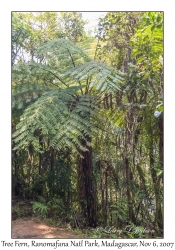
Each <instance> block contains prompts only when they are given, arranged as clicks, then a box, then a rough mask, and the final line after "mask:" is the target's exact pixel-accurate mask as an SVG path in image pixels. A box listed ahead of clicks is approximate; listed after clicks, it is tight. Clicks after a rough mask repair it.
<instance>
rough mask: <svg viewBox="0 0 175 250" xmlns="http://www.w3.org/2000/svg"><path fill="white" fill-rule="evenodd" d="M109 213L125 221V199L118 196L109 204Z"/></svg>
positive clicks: (126, 210) (126, 211)
mask: <svg viewBox="0 0 175 250" xmlns="http://www.w3.org/2000/svg"><path fill="white" fill-rule="evenodd" d="M111 208H112V209H111V213H112V214H115V215H116V219H117V220H118V219H119V220H120V221H126V219H127V213H128V209H127V200H126V199H125V198H120V199H119V200H118V201H117V203H116V204H115V205H112V206H111Z"/></svg>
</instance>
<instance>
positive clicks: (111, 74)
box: [65, 61, 124, 93]
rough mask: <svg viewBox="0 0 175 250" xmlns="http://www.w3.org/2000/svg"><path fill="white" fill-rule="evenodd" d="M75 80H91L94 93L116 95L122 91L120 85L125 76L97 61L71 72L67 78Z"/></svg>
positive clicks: (80, 66)
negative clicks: (116, 92) (115, 93)
mask: <svg viewBox="0 0 175 250" xmlns="http://www.w3.org/2000/svg"><path fill="white" fill-rule="evenodd" d="M68 76H69V77H72V78H73V79H75V80H78V81H81V80H87V79H89V78H91V79H92V80H91V83H90V86H89V87H90V88H93V89H94V91H101V92H102V91H104V92H106V93H114V92H115V91H116V90H120V84H121V83H122V82H123V81H124V74H123V73H121V72H119V71H117V70H116V69H114V68H111V67H110V66H108V65H106V64H104V63H102V62H96V61H90V62H85V63H83V64H81V65H78V66H76V67H74V68H72V69H71V70H69V71H68V72H67V73H66V74H65V77H68Z"/></svg>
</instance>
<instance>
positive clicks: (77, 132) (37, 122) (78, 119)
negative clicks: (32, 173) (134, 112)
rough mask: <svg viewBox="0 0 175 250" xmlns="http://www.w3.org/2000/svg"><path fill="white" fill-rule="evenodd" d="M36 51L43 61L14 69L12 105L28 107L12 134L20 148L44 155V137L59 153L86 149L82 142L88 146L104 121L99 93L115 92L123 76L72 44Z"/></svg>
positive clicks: (56, 44) (56, 42) (55, 43)
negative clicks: (99, 124) (98, 126)
mask: <svg viewBox="0 0 175 250" xmlns="http://www.w3.org/2000/svg"><path fill="white" fill-rule="evenodd" d="M37 53H38V58H39V60H40V63H36V62H30V63H28V64H18V65H16V66H15V67H14V70H13V72H14V75H13V105H14V108H22V107H23V108H24V112H23V114H22V115H21V117H20V122H19V123H18V124H17V126H16V131H15V132H14V134H13V139H14V142H15V149H16V150H18V149H20V148H28V146H29V145H30V144H32V145H33V146H34V147H35V149H36V150H38V151H40V145H39V139H38V133H39V134H42V136H43V140H48V139H49V141H50V146H52V147H54V148H57V149H58V150H61V149H63V148H65V147H69V148H73V149H75V150H77V152H79V151H78V149H81V150H82V151H86V150H87V148H86V146H83V145H82V143H81V141H82V139H84V140H85V141H86V143H87V144H86V145H89V142H88V141H87V140H86V136H90V137H91V136H92V135H93V134H94V133H96V124H98V123H101V119H102V118H101V117H100V116H99V114H98V112H97V111H98V101H99V100H98V98H99V97H98V96H97V95H96V93H97V92H101V93H103V92H107V93H108V92H110V93H111V92H113V93H115V91H116V90H118V89H119V85H120V82H122V81H123V77H122V75H121V73H120V72H119V71H116V70H115V69H113V68H111V67H109V66H107V65H105V64H104V63H101V62H95V61H93V60H92V59H90V57H89V56H88V55H87V54H86V53H85V52H84V51H83V50H82V49H81V48H79V47H78V46H76V45H75V44H73V43H72V42H70V41H68V40H63V39H61V40H54V41H51V42H48V43H45V44H44V45H42V46H41V47H40V48H39V49H38V50H37ZM92 89H93V92H91V90H92ZM24 104H25V105H24Z"/></svg>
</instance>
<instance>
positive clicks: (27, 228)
mask: <svg viewBox="0 0 175 250" xmlns="http://www.w3.org/2000/svg"><path fill="white" fill-rule="evenodd" d="M12 238H13V239H16V238H18V239H43V238H44V239H45V238H50V239H52V238H55V239H74V238H81V237H80V236H79V235H77V234H76V233H75V232H72V231H71V230H69V229H66V228H61V227H55V226H52V225H50V224H49V223H47V222H45V221H37V220H36V218H35V219H17V220H13V221H12Z"/></svg>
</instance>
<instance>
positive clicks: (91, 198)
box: [77, 136, 97, 227]
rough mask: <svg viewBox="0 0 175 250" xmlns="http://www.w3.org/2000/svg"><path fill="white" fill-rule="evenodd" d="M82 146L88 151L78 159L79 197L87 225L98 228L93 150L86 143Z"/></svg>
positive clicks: (87, 137)
mask: <svg viewBox="0 0 175 250" xmlns="http://www.w3.org/2000/svg"><path fill="white" fill-rule="evenodd" d="M86 139H87V140H88V141H89V142H90V141H91V138H90V137H89V136H86ZM82 145H83V146H86V148H87V149H88V151H86V152H83V151H81V152H80V154H81V155H82V156H83V158H81V157H80V156H78V159H77V173H78V183H77V186H78V195H79V201H80V205H81V209H82V211H83V215H84V217H85V219H86V223H87V224H88V226H90V227H96V224H97V217H96V212H97V205H96V190H95V181H94V179H93V166H92V148H91V147H89V146H87V145H86V141H85V140H82Z"/></svg>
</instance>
